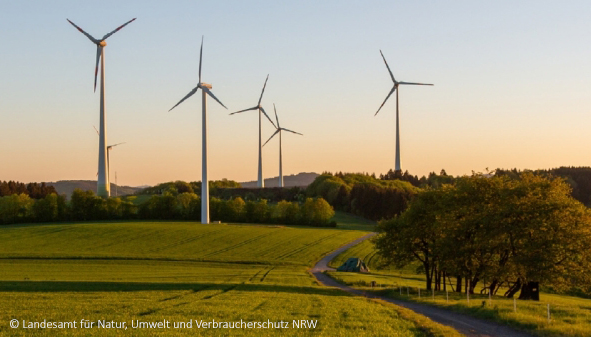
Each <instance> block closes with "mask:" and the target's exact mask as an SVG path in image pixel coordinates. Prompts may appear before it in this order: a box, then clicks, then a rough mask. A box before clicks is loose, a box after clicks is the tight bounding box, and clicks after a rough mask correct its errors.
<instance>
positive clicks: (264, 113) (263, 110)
mask: <svg viewBox="0 0 591 337" xmlns="http://www.w3.org/2000/svg"><path fill="white" fill-rule="evenodd" d="M259 109H261V111H262V112H263V115H265V117H267V119H268V120H269V122H271V124H273V126H274V127H275V129H277V126H276V125H275V123H273V121H272V120H271V118H269V115H267V113H266V112H265V109H263V107H259Z"/></svg>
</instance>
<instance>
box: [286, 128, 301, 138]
mask: <svg viewBox="0 0 591 337" xmlns="http://www.w3.org/2000/svg"><path fill="white" fill-rule="evenodd" d="M281 130H283V131H287V132H291V133H295V134H296V135H300V136H303V134H301V133H299V132H295V131H291V130H288V129H285V128H281Z"/></svg>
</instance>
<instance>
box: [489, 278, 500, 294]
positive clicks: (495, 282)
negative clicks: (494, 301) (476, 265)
mask: <svg viewBox="0 0 591 337" xmlns="http://www.w3.org/2000/svg"><path fill="white" fill-rule="evenodd" d="M498 284H499V280H493V281H492V283H491V284H490V290H489V292H490V293H491V295H495V294H496V293H497V290H496V288H497V285H498Z"/></svg>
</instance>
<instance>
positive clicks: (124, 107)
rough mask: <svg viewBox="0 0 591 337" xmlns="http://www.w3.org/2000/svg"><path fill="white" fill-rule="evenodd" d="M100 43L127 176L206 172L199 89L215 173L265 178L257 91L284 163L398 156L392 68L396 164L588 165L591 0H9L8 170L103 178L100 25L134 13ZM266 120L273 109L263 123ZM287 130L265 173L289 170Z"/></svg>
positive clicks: (5, 31) (271, 148) (315, 164)
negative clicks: (97, 68) (208, 86)
mask: <svg viewBox="0 0 591 337" xmlns="http://www.w3.org/2000/svg"><path fill="white" fill-rule="evenodd" d="M134 17H137V20H136V21H135V22H133V23H131V24H130V25H129V26H127V27H125V28H124V29H123V30H121V31H120V32H118V33H116V34H115V35H113V36H111V37H110V38H109V39H108V40H107V43H108V46H107V48H106V50H105V61H106V67H105V69H106V85H107V96H106V102H107V122H108V128H107V131H108V143H109V144H112V143H118V142H127V143H126V144H124V145H121V146H120V147H118V148H116V149H114V150H113V152H112V153H111V155H112V157H111V169H112V175H113V174H114V171H117V174H118V177H119V183H120V184H126V185H142V184H156V183H159V182H163V181H169V180H177V179H181V180H187V181H194V180H199V179H200V176H201V170H200V168H201V165H200V164H201V160H200V134H201V131H200V130H201V117H200V113H201V111H200V110H201V105H200V95H195V96H194V97H192V98H191V99H190V100H187V101H186V102H184V103H183V104H182V105H181V106H179V107H178V108H176V109H175V110H173V111H172V112H167V111H168V109H170V108H171V107H172V106H173V105H174V104H176V102H178V100H179V99H180V98H182V97H183V96H184V95H186V94H187V93H188V92H189V91H190V90H191V89H192V88H193V87H194V86H195V85H196V82H197V70H198V62H199V43H200V40H201V36H202V35H205V45H204V55H203V56H204V64H203V80H204V81H205V82H208V83H212V84H213V92H214V93H215V94H216V96H217V97H218V98H220V99H221V100H222V102H224V104H225V105H226V106H228V108H229V110H228V111H227V110H225V109H223V108H221V107H220V106H218V105H217V104H215V103H214V102H213V101H211V100H210V102H209V107H210V109H209V120H210V122H209V130H210V131H209V132H210V169H209V170H210V176H211V178H213V179H221V178H229V179H234V180H239V181H247V180H255V179H256V168H257V167H256V165H257V143H258V138H257V134H258V131H257V123H258V120H257V116H256V113H254V112H247V113H243V114H239V115H235V116H228V113H229V112H232V111H236V110H241V109H244V108H247V107H251V106H254V105H255V104H256V102H257V100H258V96H259V94H260V90H261V87H262V85H263V82H264V80H265V76H266V75H267V74H270V77H269V83H268V85H267V90H266V92H265V97H264V98H263V106H264V107H265V108H266V110H267V111H272V104H273V103H276V104H277V108H278V113H279V118H280V121H281V123H282V126H285V127H287V128H290V129H293V130H296V131H299V132H302V133H304V135H305V136H304V137H300V136H296V135H291V134H289V135H285V137H284V144H283V145H284V173H286V174H290V173H297V172H303V171H307V172H310V171H315V172H321V171H324V170H329V171H335V170H340V171H365V172H376V173H383V172H386V171H387V170H388V169H390V168H393V166H394V125H395V124H394V114H395V101H394V99H393V97H392V98H391V99H390V101H389V102H388V103H387V104H386V106H385V107H384V109H383V110H382V111H381V112H380V113H379V114H378V116H377V117H374V116H373V114H374V113H375V111H376V110H377V108H378V107H379V105H380V104H381V102H382V101H383V99H384V98H385V96H386V95H387V93H388V92H389V90H390V88H391V81H390V78H389V76H388V73H387V70H386V68H385V66H384V64H383V62H382V60H381V57H380V54H379V50H380V49H382V51H383V52H384V55H385V56H386V59H387V60H388V62H389V64H390V67H391V69H392V71H393V72H394V75H395V76H396V77H397V79H399V80H405V81H417V82H427V83H434V84H435V86H434V87H408V86H407V87H402V88H401V92H400V109H401V137H402V168H403V169H404V170H409V171H410V172H411V173H413V174H419V175H423V174H428V173H429V172H430V171H437V172H438V171H439V170H441V169H442V168H445V169H446V170H447V172H448V173H451V174H455V175H458V174H469V173H470V172H471V171H472V170H475V171H483V170H484V169H485V168H487V167H488V168H491V169H493V168H496V167H503V168H513V167H517V168H532V169H535V168H550V167H556V166H561V165H574V166H589V165H591V158H590V156H589V152H590V151H589V146H588V144H589V140H590V137H591V136H590V135H589V131H588V130H589V128H590V126H591V109H590V108H591V94H590V93H591V20H589V18H590V17H591V2H589V1H566V2H557V1H519V2H515V1H477V2H475V1H446V2H441V1H412V2H409V1H292V2H283V1H208V2H204V1H199V2H197V1H172V2H164V1H125V2H123V1H52V2H48V1H36V2H34V1H2V2H1V3H0V39H1V41H2V42H1V45H0V48H1V49H0V79H1V81H0V93H1V94H0V97H1V98H0V179H1V180H20V181H25V182H28V181H55V180H62V179H95V174H96V171H97V169H96V167H97V156H98V139H97V136H96V133H95V132H94V130H93V128H92V126H93V125H96V126H97V127H98V123H99V122H98V119H99V114H98V111H99V94H98V92H97V93H93V90H92V86H93V73H94V57H95V52H96V49H95V46H94V45H92V44H91V43H90V41H88V39H87V38H86V37H84V36H83V35H82V34H80V33H79V32H78V31H77V30H76V29H74V28H73V27H72V26H71V25H70V24H69V23H68V22H67V21H66V18H69V19H70V20H72V21H73V22H75V23H76V24H78V25H79V26H81V27H82V28H83V29H85V30H86V31H87V32H89V33H90V34H92V35H94V36H96V37H102V35H104V34H106V33H107V32H109V31H111V30H112V29H114V28H116V27H117V26H119V25H120V24H122V23H124V22H126V21H127V20H129V19H131V18H134ZM272 132H273V129H272V126H271V125H270V124H269V123H266V124H264V129H263V135H264V136H263V137H264V138H265V139H266V138H267V137H268V136H270V135H271V134H272ZM277 152H278V143H277V142H275V141H274V142H272V143H269V144H268V145H267V146H266V147H265V149H264V174H265V176H266V177H269V176H275V175H277V173H278V163H277V161H278V153H277Z"/></svg>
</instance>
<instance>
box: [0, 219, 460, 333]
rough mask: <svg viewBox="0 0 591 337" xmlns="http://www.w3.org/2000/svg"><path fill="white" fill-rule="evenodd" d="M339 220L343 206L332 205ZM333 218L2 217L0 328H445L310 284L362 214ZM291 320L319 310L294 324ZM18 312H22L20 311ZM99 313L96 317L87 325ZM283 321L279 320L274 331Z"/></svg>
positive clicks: (350, 234) (5, 330) (378, 330)
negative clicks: (160, 324)
mask: <svg viewBox="0 0 591 337" xmlns="http://www.w3.org/2000/svg"><path fill="white" fill-rule="evenodd" d="M341 217H343V218H345V219H346V215H343V214H341ZM346 220H348V222H343V225H342V226H341V227H342V228H348V229H319V228H301V227H286V226H257V225H226V224H221V225H220V224H215V225H201V224H198V223H189V222H121V223H115V222H103V223H64V224H35V225H17V226H4V227H0V242H1V243H2V244H1V245H0V308H2V310H0V335H27V336H29V335H46V334H51V335H60V336H61V335H73V336H82V335H84V336H86V335H89V334H90V335H97V336H98V335H100V336H103V335H111V336H115V335H121V334H122V331H121V330H117V329H110V330H109V329H98V328H93V329H88V330H84V329H69V330H57V329H54V330H46V329H30V330H28V329H22V328H18V329H11V328H10V327H9V326H8V322H9V321H10V320H11V319H18V320H20V321H21V323H22V320H25V321H27V322H35V321H43V320H44V319H45V320H47V321H51V322H60V321H73V320H77V321H80V320H81V319H87V320H90V321H94V322H96V321H98V320H107V321H111V320H113V321H116V322H119V321H121V322H127V323H126V325H127V327H128V330H127V332H126V333H129V334H133V335H156V334H162V333H163V330H162V329H160V330H158V329H139V330H138V329H132V328H131V324H132V322H135V321H142V322H157V321H162V320H167V321H170V322H181V321H182V322H187V321H188V320H190V319H193V320H198V321H199V320H204V321H212V320H215V321H217V322H220V321H236V320H240V319H242V320H243V321H255V322H258V321H261V322H266V321H267V320H270V321H272V322H275V321H277V322H278V321H281V320H283V321H284V322H289V323H290V329H266V330H262V329H202V330H201V331H195V330H196V329H197V328H196V323H195V322H193V328H192V329H188V328H180V329H174V328H173V327H172V324H173V323H170V324H171V328H170V329H166V330H165V331H164V332H165V333H166V335H212V336H217V335H247V336H261V335H277V334H281V335H293V336H308V335H309V336H376V335H388V336H448V335H453V332H452V331H451V330H449V329H447V328H444V327H441V326H439V325H437V324H434V323H432V322H430V321H428V320H426V319H424V318H422V317H420V316H418V315H416V314H414V313H411V312H409V311H408V310H404V309H401V308H398V307H396V306H393V305H390V304H385V303H377V302H376V301H371V300H367V299H364V298H359V297H354V296H350V295H348V294H346V293H344V292H341V291H339V290H335V289H330V288H325V287H322V286H319V285H318V284H317V283H316V281H315V280H314V278H313V277H312V276H311V275H310V274H309V273H308V272H307V269H308V268H309V267H311V266H312V265H313V264H314V263H315V262H316V261H317V260H318V259H319V258H320V257H322V256H323V255H324V254H326V253H328V252H330V251H332V250H334V249H336V248H338V247H339V246H341V245H343V244H345V243H347V242H350V241H352V240H354V239H356V238H358V237H360V236H362V235H364V234H366V233H367V232H366V231H361V230H354V229H353V228H367V227H371V226H372V225H371V224H364V223H357V224H356V223H355V220H354V218H350V219H346ZM292 320H317V322H318V323H317V326H316V328H313V329H312V328H305V329H303V328H302V329H294V328H293V326H292V323H293V322H292ZM25 323H26V322H25ZM96 324H97V323H95V326H96ZM278 330H281V331H278Z"/></svg>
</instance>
